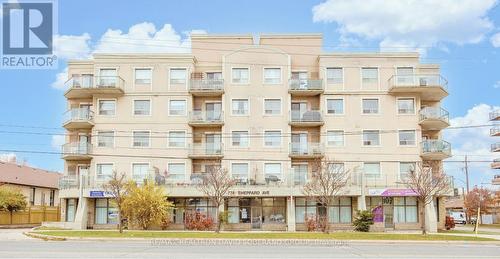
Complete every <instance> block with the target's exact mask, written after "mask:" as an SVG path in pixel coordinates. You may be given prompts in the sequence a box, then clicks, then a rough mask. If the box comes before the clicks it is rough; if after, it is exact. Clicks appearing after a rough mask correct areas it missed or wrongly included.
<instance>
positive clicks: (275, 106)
mask: <svg viewBox="0 0 500 259" xmlns="http://www.w3.org/2000/svg"><path fill="white" fill-rule="evenodd" d="M264 114H265V115H280V114H281V100H280V99H264Z"/></svg>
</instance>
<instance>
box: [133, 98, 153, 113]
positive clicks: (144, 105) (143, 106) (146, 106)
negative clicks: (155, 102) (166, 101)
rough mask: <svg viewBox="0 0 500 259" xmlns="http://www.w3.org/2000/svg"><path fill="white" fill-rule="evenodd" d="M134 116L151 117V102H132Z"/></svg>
mask: <svg viewBox="0 0 500 259" xmlns="http://www.w3.org/2000/svg"><path fill="white" fill-rule="evenodd" d="M134 115H151V101H150V100H134Z"/></svg>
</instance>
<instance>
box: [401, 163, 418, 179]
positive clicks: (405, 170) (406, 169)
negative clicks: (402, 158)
mask: <svg viewBox="0 0 500 259" xmlns="http://www.w3.org/2000/svg"><path fill="white" fill-rule="evenodd" d="M415 169H416V163H415V162H400V163H399V179H402V180H403V179H406V177H407V176H408V174H409V173H410V171H413V170H415Z"/></svg>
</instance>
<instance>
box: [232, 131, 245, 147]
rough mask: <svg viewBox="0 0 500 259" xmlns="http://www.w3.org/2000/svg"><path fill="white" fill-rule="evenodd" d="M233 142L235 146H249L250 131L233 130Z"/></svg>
mask: <svg viewBox="0 0 500 259" xmlns="http://www.w3.org/2000/svg"><path fill="white" fill-rule="evenodd" d="M232 143H233V146H235V147H248V131H233V133H232Z"/></svg>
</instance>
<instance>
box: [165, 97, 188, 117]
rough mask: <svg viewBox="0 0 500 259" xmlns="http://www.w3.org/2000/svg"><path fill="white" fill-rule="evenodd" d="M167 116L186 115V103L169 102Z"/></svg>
mask: <svg viewBox="0 0 500 259" xmlns="http://www.w3.org/2000/svg"><path fill="white" fill-rule="evenodd" d="M168 114H169V115H173V116H182V115H186V101H185V100H170V104H169V109H168Z"/></svg>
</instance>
